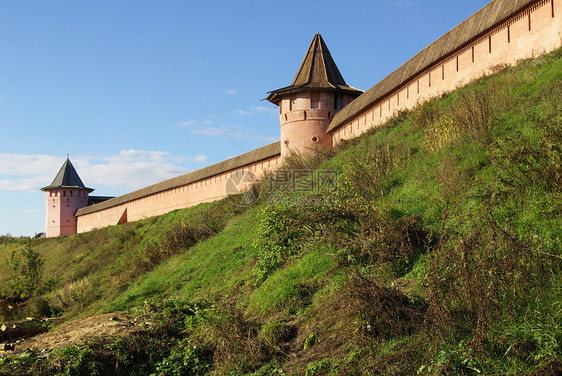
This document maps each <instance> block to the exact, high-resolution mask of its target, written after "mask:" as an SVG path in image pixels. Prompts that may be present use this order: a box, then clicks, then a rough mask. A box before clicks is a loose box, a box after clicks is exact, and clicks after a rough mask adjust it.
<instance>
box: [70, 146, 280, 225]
mask: <svg viewBox="0 0 562 376" xmlns="http://www.w3.org/2000/svg"><path fill="white" fill-rule="evenodd" d="M280 154H281V145H280V143H279V142H274V143H273V144H269V145H266V146H263V147H261V148H259V149H256V150H252V151H250V152H247V153H244V154H242V155H239V156H237V157H234V158H230V159H227V160H226V161H223V162H219V163H217V164H214V165H212V166H208V167H205V168H202V169H200V170H196V171H193V172H190V173H187V174H185V175H181V176H178V177H175V178H172V179H169V180H165V181H163V182H160V183H156V184H153V185H150V186H148V187H145V188H142V189H139V190H138V191H134V192H131V193H127V194H125V195H123V196H119V197H115V198H112V199H110V200H107V201H104V202H102V203H100V204H97V205H92V206H87V207H85V208H82V209H78V211H77V212H76V216H81V215H84V214H89V213H93V212H96V211H99V210H103V209H107V208H110V207H113V206H117V205H121V204H124V203H126V202H129V201H133V200H136V199H139V198H142V197H146V196H150V195H153V194H156V193H159V192H163V191H167V190H169V189H173V188H177V187H181V186H184V185H187V184H190V183H194V182H196V181H199V180H203V179H206V178H209V177H211V176H215V175H218V174H222V173H224V172H228V171H231V170H234V169H237V168H240V167H243V166H246V165H249V164H252V163H255V162H258V161H261V160H264V159H268V158H272V157H275V156H278V155H280Z"/></svg>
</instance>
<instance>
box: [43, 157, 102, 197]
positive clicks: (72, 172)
mask: <svg viewBox="0 0 562 376" xmlns="http://www.w3.org/2000/svg"><path fill="white" fill-rule="evenodd" d="M60 188H69V189H83V190H86V191H88V192H93V191H94V190H93V189H92V188H86V186H85V185H84V183H82V180H81V179H80V176H78V173H77V172H76V169H75V168H74V166H73V165H72V163H70V159H69V158H68V157H67V158H66V161H65V162H64V164H63V165H62V167H61V168H60V170H59V173H58V174H57V176H55V179H54V180H53V182H52V183H51V185H48V186H46V187H44V188H41V190H42V191H48V190H51V189H60Z"/></svg>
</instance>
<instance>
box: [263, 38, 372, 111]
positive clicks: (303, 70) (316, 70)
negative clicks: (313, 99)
mask: <svg viewBox="0 0 562 376" xmlns="http://www.w3.org/2000/svg"><path fill="white" fill-rule="evenodd" d="M305 90H329V91H335V92H345V93H350V94H353V95H356V96H358V95H360V94H362V93H363V91H361V90H359V89H356V88H354V87H351V86H348V85H347V84H346V83H345V80H344V79H343V76H342V75H341V73H340V71H339V69H338V67H337V65H336V63H335V62H334V59H332V55H331V54H330V51H329V50H328V47H327V46H326V43H325V42H324V39H322V36H321V35H320V33H316V35H314V38H313V39H312V43H310V47H308V51H307V52H306V56H305V57H304V60H303V62H302V64H301V66H300V68H299V70H298V72H297V74H296V75H295V78H294V79H293V82H292V84H291V85H290V86H287V87H284V88H281V89H277V90H274V91H271V92H269V93H268V94H269V96H268V97H267V100H268V101H270V102H272V103H274V104H278V103H279V100H280V96H282V95H285V94H290V93H295V92H299V91H305Z"/></svg>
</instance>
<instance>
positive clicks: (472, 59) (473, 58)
mask: <svg viewBox="0 0 562 376" xmlns="http://www.w3.org/2000/svg"><path fill="white" fill-rule="evenodd" d="M472 62H473V63H474V46H472Z"/></svg>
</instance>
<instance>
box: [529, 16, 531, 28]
mask: <svg viewBox="0 0 562 376" xmlns="http://www.w3.org/2000/svg"><path fill="white" fill-rule="evenodd" d="M529 31H531V12H530V11H529Z"/></svg>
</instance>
